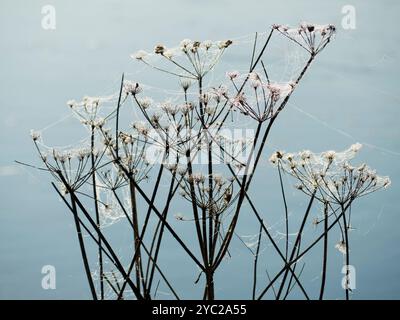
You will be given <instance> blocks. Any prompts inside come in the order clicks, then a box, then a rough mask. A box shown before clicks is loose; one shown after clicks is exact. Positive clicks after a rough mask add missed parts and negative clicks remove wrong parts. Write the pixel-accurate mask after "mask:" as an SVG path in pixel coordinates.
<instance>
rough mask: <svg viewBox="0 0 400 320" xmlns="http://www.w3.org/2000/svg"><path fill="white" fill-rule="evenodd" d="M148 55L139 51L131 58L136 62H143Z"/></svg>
mask: <svg viewBox="0 0 400 320" xmlns="http://www.w3.org/2000/svg"><path fill="white" fill-rule="evenodd" d="M147 55H148V53H147V52H146V51H144V50H139V51H138V52H135V53H134V54H132V55H131V57H132V58H134V59H136V60H143V59H144V58H145V57H146V56H147Z"/></svg>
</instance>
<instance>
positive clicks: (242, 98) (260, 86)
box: [227, 72, 295, 122]
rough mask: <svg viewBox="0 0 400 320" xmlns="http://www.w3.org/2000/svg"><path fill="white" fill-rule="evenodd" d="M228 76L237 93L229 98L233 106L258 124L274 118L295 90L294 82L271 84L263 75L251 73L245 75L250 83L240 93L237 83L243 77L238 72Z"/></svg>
mask: <svg viewBox="0 0 400 320" xmlns="http://www.w3.org/2000/svg"><path fill="white" fill-rule="evenodd" d="M227 76H228V78H229V79H230V80H231V82H232V84H233V87H234V89H235V90H236V93H237V94H236V95H234V96H233V97H230V98H229V99H230V103H231V104H232V106H234V107H235V108H236V109H238V110H239V111H240V112H241V113H242V114H244V115H246V116H249V117H251V118H253V119H254V120H256V121H258V122H264V121H266V120H268V119H270V118H272V117H273V116H274V115H275V114H276V112H277V111H278V107H279V106H280V105H281V104H282V103H283V101H284V100H285V98H286V97H288V96H289V95H290V94H291V93H292V91H293V90H294V88H295V83H294V82H288V83H271V82H270V80H269V79H264V76H263V75H261V74H258V73H257V72H251V73H249V74H245V75H243V76H244V77H246V78H247V79H248V81H247V82H246V84H245V86H244V87H243V88H242V90H240V92H239V89H238V85H237V82H238V80H240V79H243V76H240V75H239V73H238V72H230V73H228V74H227Z"/></svg>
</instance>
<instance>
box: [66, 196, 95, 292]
mask: <svg viewBox="0 0 400 320" xmlns="http://www.w3.org/2000/svg"><path fill="white" fill-rule="evenodd" d="M71 204H72V207H71V208H72V212H73V215H74V221H75V228H76V234H77V236H78V241H79V247H80V249H81V255H82V260H83V266H84V268H85V273H86V277H87V279H88V283H89V287H90V292H91V293H92V297H93V300H97V294H96V289H95V287H94V283H93V278H92V273H91V271H90V266H89V260H88V257H87V254H86V248H85V242H84V241H83V236H82V231H81V225H80V223H79V220H78V219H79V218H78V210H77V207H76V202H75V199H74V197H73V196H72V194H71Z"/></svg>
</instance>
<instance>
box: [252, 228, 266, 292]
mask: <svg viewBox="0 0 400 320" xmlns="http://www.w3.org/2000/svg"><path fill="white" fill-rule="evenodd" d="M262 231H263V225H262V224H261V223H260V230H259V234H258V241H257V250H256V253H255V255H254V268H253V295H252V299H253V300H254V299H255V298H256V289H257V263H258V255H259V253H260V245H261V233H262Z"/></svg>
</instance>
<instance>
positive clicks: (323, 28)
mask: <svg viewBox="0 0 400 320" xmlns="http://www.w3.org/2000/svg"><path fill="white" fill-rule="evenodd" d="M273 28H274V29H275V30H277V31H278V32H280V33H282V34H283V35H285V36H286V37H288V38H289V39H291V40H292V41H294V42H296V43H297V44H298V45H300V46H301V47H302V48H304V49H305V50H307V51H308V52H309V53H310V54H311V55H316V54H318V53H319V52H320V51H321V50H323V49H324V48H325V46H326V45H327V44H328V43H329V42H330V41H331V38H332V37H333V36H334V34H335V32H336V28H335V26H334V25H332V24H326V25H318V24H313V23H308V22H303V23H301V24H300V25H299V26H298V27H297V28H290V27H288V26H285V25H279V24H278V25H274V26H273Z"/></svg>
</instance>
